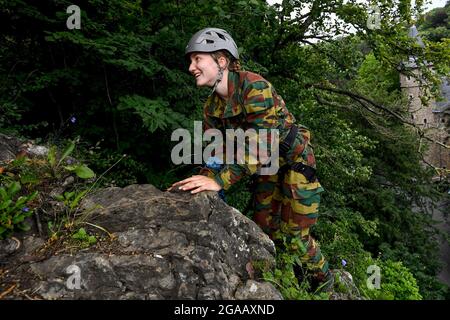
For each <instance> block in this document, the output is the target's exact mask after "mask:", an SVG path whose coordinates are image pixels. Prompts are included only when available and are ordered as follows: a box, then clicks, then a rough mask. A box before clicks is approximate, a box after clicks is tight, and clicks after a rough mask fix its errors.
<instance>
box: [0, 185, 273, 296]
mask: <svg viewBox="0 0 450 320" xmlns="http://www.w3.org/2000/svg"><path fill="white" fill-rule="evenodd" d="M81 208H82V212H81V213H82V214H81V215H79V219H82V218H83V219H84V218H85V215H87V216H88V220H86V221H89V224H85V225H84V226H86V227H88V228H90V229H89V231H90V232H94V230H97V232H100V233H103V234H106V231H107V232H108V233H110V234H111V235H113V238H112V239H110V240H107V241H102V242H98V243H97V244H96V245H94V246H91V247H89V248H86V249H77V250H75V251H74V250H68V249H62V250H59V251H57V252H53V253H52V254H51V255H47V256H43V257H41V256H40V255H39V252H44V251H45V250H44V251H43V250H42V248H43V245H44V243H43V241H42V240H40V238H36V237H34V236H28V237H26V238H25V239H22V241H21V246H20V248H18V249H17V248H16V249H17V250H15V251H14V250H12V249H11V248H12V247H13V246H14V243H13V242H11V241H13V240H11V239H10V240H8V241H9V242H8V243H5V242H4V243H3V245H6V246H7V248H9V249H10V251H11V252H9V253H6V254H5V255H4V256H3V257H2V260H3V262H2V264H0V269H3V273H2V272H1V271H0V282H4V285H3V289H4V290H8V289H9V292H8V293H7V294H6V295H5V296H4V297H3V298H6V299H21V298H41V299H282V297H281V294H280V293H279V292H278V291H277V290H276V289H275V288H274V287H273V286H272V285H271V284H270V283H266V282H262V281H260V280H258V277H256V278H254V276H253V268H252V265H254V262H255V261H259V262H261V261H263V262H264V263H265V264H266V265H269V266H270V265H273V264H274V263H275V259H274V254H275V248H274V244H273V242H272V241H271V240H270V239H269V238H268V237H267V235H266V234H264V233H263V232H262V231H261V230H260V229H259V228H258V227H257V226H256V224H255V223H254V222H253V221H251V220H249V219H248V218H246V217H245V216H244V215H242V214H241V213H240V212H239V211H237V210H236V209H234V208H232V207H230V206H228V205H226V204H225V203H224V202H223V201H222V200H220V199H219V198H218V196H217V195H216V193H215V192H206V193H200V194H198V195H191V194H189V193H169V192H162V191H160V190H158V189H157V188H155V187H154V186H152V185H131V186H128V187H125V188H116V187H114V188H107V189H102V190H99V191H97V192H96V193H94V194H92V195H90V196H88V197H87V198H85V199H84V200H83V202H82V204H81ZM79 221H81V220H79ZM94 226H95V227H94ZM100 229H102V230H104V231H100ZM39 248H41V249H40V250H39ZM0 250H1V249H0ZM2 278H3V279H2ZM4 292H5V291H4Z"/></svg>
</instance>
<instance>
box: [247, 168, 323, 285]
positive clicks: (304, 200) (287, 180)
mask: <svg viewBox="0 0 450 320" xmlns="http://www.w3.org/2000/svg"><path fill="white" fill-rule="evenodd" d="M280 165H282V163H281V162H280ZM280 175H281V174H279V175H271V176H262V175H261V176H258V177H256V178H255V179H256V181H254V183H255V184H254V194H253V202H254V203H253V208H254V210H255V212H254V216H253V220H254V221H255V222H256V224H258V225H259V227H260V228H261V229H263V230H264V232H265V233H267V234H268V235H269V236H270V237H271V238H272V239H273V240H274V241H276V240H281V239H282V238H283V237H284V238H285V239H287V240H288V242H289V249H290V250H296V251H297V252H298V254H299V256H300V261H301V263H302V266H304V267H306V270H307V271H310V272H312V273H313V274H314V275H315V276H316V277H318V278H322V277H324V276H325V274H326V273H327V271H328V263H327V262H326V260H325V258H324V256H323V255H322V253H321V251H320V248H319V245H318V243H317V242H316V241H315V240H314V239H313V237H312V236H311V235H310V232H309V231H310V228H311V226H313V225H314V224H315V223H316V221H317V217H318V209H319V203H320V193H321V192H322V191H324V189H323V188H322V186H321V185H320V183H319V182H318V181H317V182H312V183H311V182H309V181H308V180H307V179H306V178H305V176H304V175H303V174H301V173H299V172H295V171H293V170H287V171H286V173H285V174H284V176H282V179H280V178H281V177H280Z"/></svg>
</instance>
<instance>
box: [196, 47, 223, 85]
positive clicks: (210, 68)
mask: <svg viewBox="0 0 450 320" xmlns="http://www.w3.org/2000/svg"><path fill="white" fill-rule="evenodd" d="M190 58H191V64H190V66H189V72H190V73H191V74H192V75H193V76H194V77H195V82H196V84H197V86H198V87H204V86H208V87H212V86H214V83H215V82H216V79H217V75H218V74H219V67H218V66H217V63H216V62H215V61H214V59H213V57H211V55H210V54H209V53H197V52H194V53H192V54H191V56H190Z"/></svg>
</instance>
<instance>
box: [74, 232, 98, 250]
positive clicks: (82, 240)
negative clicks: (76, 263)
mask: <svg viewBox="0 0 450 320" xmlns="http://www.w3.org/2000/svg"><path fill="white" fill-rule="evenodd" d="M72 239H74V240H76V241H77V242H78V244H79V245H80V247H82V248H87V247H90V246H91V245H93V244H96V243H97V238H96V237H95V236H93V235H89V234H88V233H87V232H86V230H85V229H84V228H80V229H78V231H77V232H75V233H74V234H73V235H72Z"/></svg>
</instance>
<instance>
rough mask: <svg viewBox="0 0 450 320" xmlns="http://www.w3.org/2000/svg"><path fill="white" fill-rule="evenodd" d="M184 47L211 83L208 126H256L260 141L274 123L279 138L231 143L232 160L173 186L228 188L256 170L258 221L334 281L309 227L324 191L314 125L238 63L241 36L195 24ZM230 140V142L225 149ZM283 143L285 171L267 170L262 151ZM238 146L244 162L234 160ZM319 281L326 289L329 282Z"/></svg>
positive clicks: (202, 79) (319, 277)
mask: <svg viewBox="0 0 450 320" xmlns="http://www.w3.org/2000/svg"><path fill="white" fill-rule="evenodd" d="M185 54H186V56H187V57H188V58H189V59H190V66H189V72H190V73H191V74H192V75H193V76H194V77H195V81H196V84H197V86H198V87H204V86H206V87H211V88H212V92H211V94H210V96H209V98H208V100H207V101H206V104H205V106H204V122H203V130H204V131H207V130H209V129H217V130H220V131H221V132H222V133H224V132H226V131H227V130H230V129H234V130H236V129H242V130H250V129H251V130H253V131H254V132H255V133H256V134H255V135H254V136H252V138H255V139H257V140H258V141H259V139H260V138H261V136H263V133H264V132H265V131H267V130H268V129H269V130H276V131H277V132H278V135H276V136H277V137H278V136H279V137H280V140H281V141H282V142H281V143H279V142H278V139H277V141H272V140H274V138H273V137H272V135H267V138H265V144H264V145H265V146H266V148H267V149H266V150H259V149H258V151H257V154H252V152H251V148H250V147H249V145H250V144H251V141H249V142H248V143H246V142H244V143H243V144H244V146H239V145H238V146H237V150H236V151H234V148H233V152H234V153H235V154H234V161H231V162H230V161H228V160H229V159H228V155H227V161H226V164H225V165H223V166H222V167H220V169H219V170H215V169H213V168H208V167H204V168H203V169H202V170H201V171H200V174H199V175H194V176H192V177H190V178H187V179H184V180H182V181H179V182H176V183H174V184H173V185H172V186H171V188H169V190H172V189H173V188H179V189H181V190H184V191H189V190H192V191H191V193H197V192H201V191H206V190H210V191H219V190H227V189H228V188H229V187H230V186H231V185H232V184H234V183H237V182H238V181H239V180H241V179H242V178H243V177H244V176H246V175H248V176H252V177H254V179H255V184H254V186H255V189H254V190H253V192H254V194H253V199H254V201H253V205H254V220H255V222H256V223H257V224H258V225H259V226H260V227H261V229H263V230H264V231H265V232H266V233H267V234H268V235H269V236H270V237H272V239H274V240H280V241H281V240H282V239H285V240H286V239H287V243H289V244H290V248H289V250H293V252H296V253H298V254H299V256H300V257H301V264H302V266H306V268H307V269H309V270H310V271H311V273H312V274H313V275H314V276H313V277H314V278H315V280H316V281H315V283H316V284H317V285H319V284H321V283H323V282H326V283H331V274H330V272H329V270H328V263H327V262H326V261H325V258H324V256H323V255H322V253H321V251H320V249H319V246H318V244H317V243H316V242H315V241H314V239H313V238H312V237H311V235H310V233H309V230H310V227H311V226H312V225H314V224H315V223H316V221H317V217H318V207H319V202H320V193H321V192H322V191H323V190H324V189H323V188H322V186H321V185H320V183H319V181H318V180H317V177H316V174H315V166H316V162H315V158H314V152H313V148H312V145H311V143H310V133H309V130H308V129H307V128H306V127H304V126H301V125H296V124H295V118H294V116H293V115H292V114H291V113H290V112H289V111H288V109H287V108H286V105H285V103H284V101H283V98H282V97H281V96H280V95H278V94H277V92H276V90H275V88H274V87H273V86H272V84H271V83H270V82H269V81H267V80H266V79H264V78H263V77H262V76H260V75H258V74H256V73H253V72H248V71H241V70H240V65H239V53H238V50H237V46H236V43H235V42H234V40H233V38H232V37H231V36H230V35H229V33H228V32H226V31H225V30H222V29H218V28H206V29H203V30H200V31H198V32H197V33H196V34H194V36H193V37H192V38H191V40H190V41H189V43H188V45H187V46H186V51H185ZM225 136H227V135H225ZM227 138H228V136H227ZM249 140H251V139H249ZM228 147H229V144H228V143H227V144H226V145H225V147H224V149H227V148H228ZM278 149H279V151H280V152H279V155H280V157H277V159H276V160H275V161H277V163H279V164H280V170H275V173H271V174H270V173H264V172H266V171H264V170H262V168H263V167H265V166H267V164H268V163H267V162H265V161H262V160H261V159H263V158H264V157H260V153H262V152H264V153H265V154H268V155H272V154H273V153H275V154H276V155H278ZM223 151H226V150H223ZM225 153H226V152H225ZM241 153H243V154H244V161H236V159H237V158H239V156H240V155H241ZM222 155H223V154H219V155H217V154H215V155H214V156H216V157H220V156H222ZM254 159H257V161H256V162H254V161H252V160H254ZM221 160H222V161H223V159H221ZM271 161H273V159H272V157H271ZM222 163H223V162H222ZM276 169H277V168H276ZM298 276H299V277H300V276H301V275H300V274H299V275H298ZM322 287H323V288H324V289H327V286H326V285H325V286H322Z"/></svg>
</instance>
